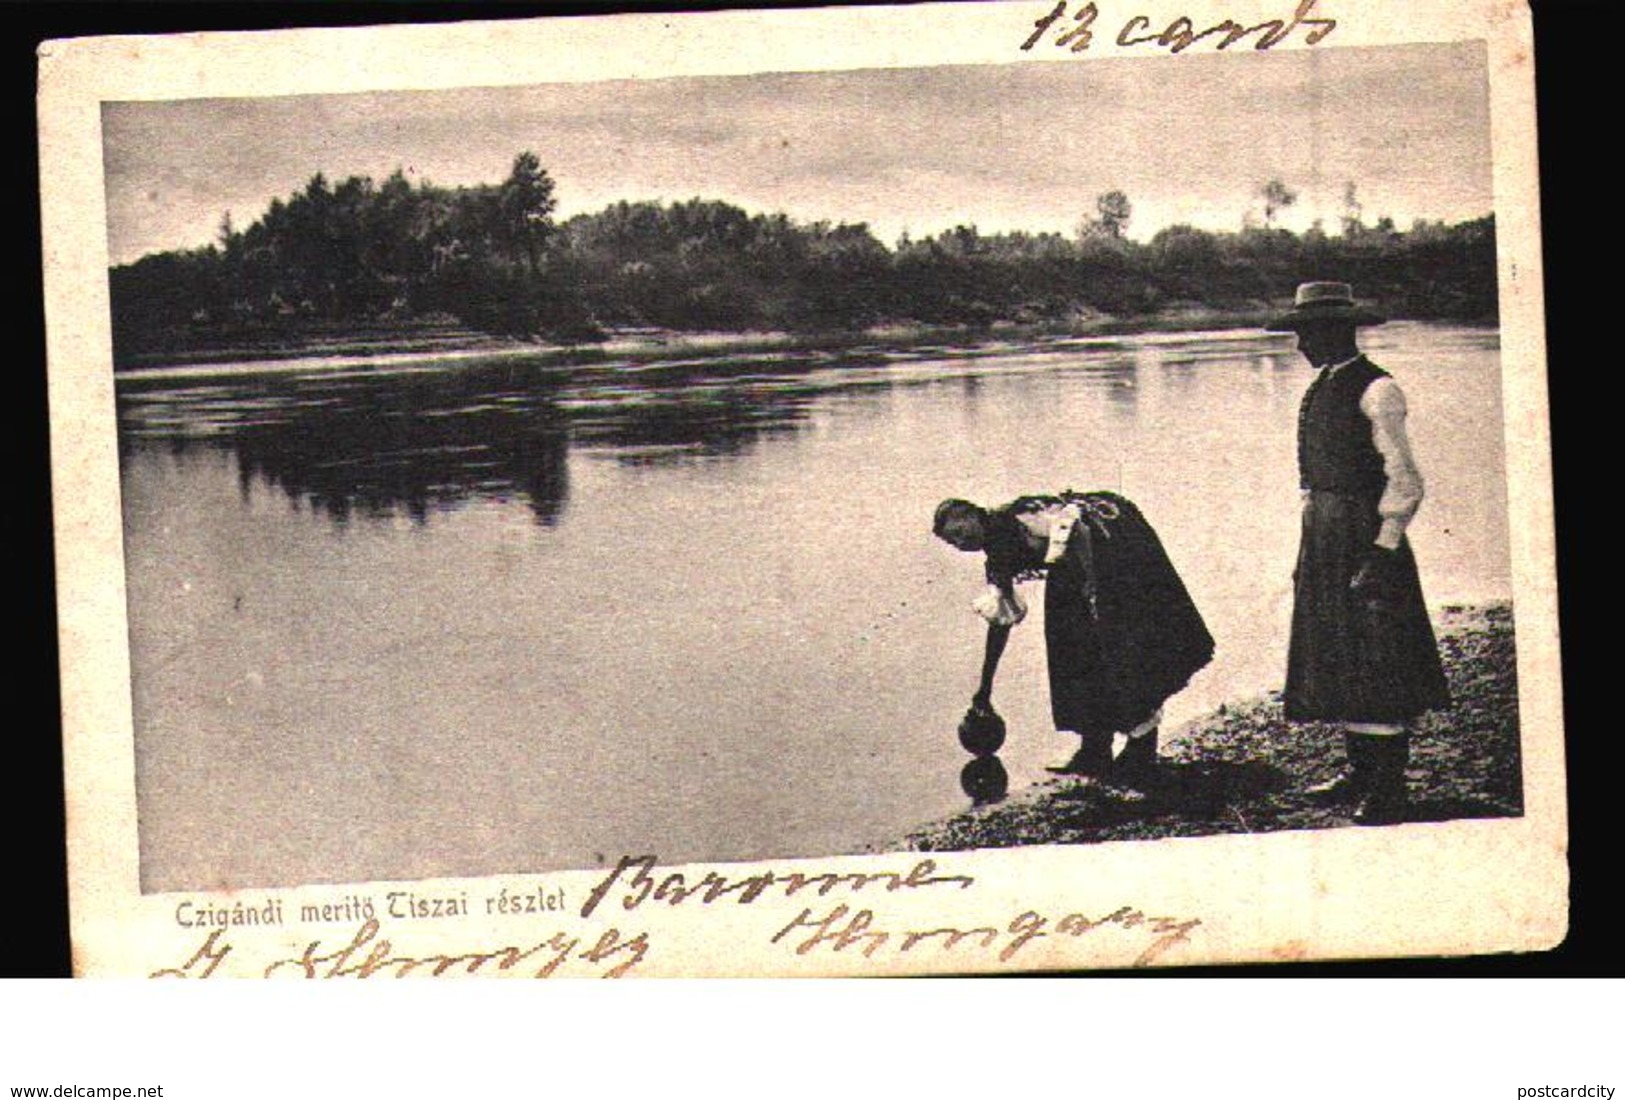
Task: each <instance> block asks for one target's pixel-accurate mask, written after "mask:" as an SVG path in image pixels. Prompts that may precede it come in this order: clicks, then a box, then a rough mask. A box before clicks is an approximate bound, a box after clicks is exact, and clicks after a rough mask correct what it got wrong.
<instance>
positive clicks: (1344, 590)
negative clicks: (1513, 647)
mask: <svg viewBox="0 0 1625 1100" xmlns="http://www.w3.org/2000/svg"><path fill="white" fill-rule="evenodd" d="M1382 322H1383V318H1382V317H1380V316H1378V315H1377V314H1376V313H1373V312H1371V311H1370V310H1368V309H1364V308H1361V307H1359V306H1356V305H1355V303H1354V292H1353V290H1352V289H1351V288H1350V287H1349V285H1348V284H1347V283H1326V282H1314V283H1304V284H1303V285H1301V286H1299V287H1298V291H1297V295H1296V297H1295V299H1294V303H1293V307H1292V309H1291V310H1290V311H1289V312H1288V313H1286V314H1284V315H1283V316H1281V317H1277V318H1276V319H1275V320H1273V321H1271V322H1270V323H1269V325H1268V326H1266V327H1267V328H1268V329H1269V331H1271V332H1293V333H1296V334H1297V337H1298V350H1299V351H1300V352H1302V353H1303V356H1304V358H1305V359H1307V360H1308V361H1309V364H1310V366H1312V367H1314V368H1315V369H1316V371H1317V372H1318V373H1317V374H1316V377H1315V380H1314V381H1313V382H1312V383H1310V385H1309V389H1308V392H1306V393H1305V394H1304V396H1303V404H1302V406H1301V407H1300V408H1299V411H1298V475H1299V479H1300V483H1301V485H1302V488H1303V490H1304V508H1303V539H1302V542H1301V543H1300V544H1299V549H1298V568H1297V571H1296V573H1295V574H1294V585H1293V608H1292V640H1291V648H1290V651H1289V656H1288V658H1287V679H1286V693H1285V696H1286V717H1287V720H1288V721H1300V722H1305V721H1307V722H1340V723H1342V725H1343V728H1344V746H1345V751H1346V753H1347V757H1348V761H1347V768H1346V770H1345V771H1344V773H1343V774H1342V775H1340V776H1338V777H1337V778H1336V779H1334V780H1333V781H1331V782H1330V783H1326V784H1323V785H1321V786H1320V787H1317V788H1312V789H1311V793H1312V794H1314V795H1316V796H1317V797H1320V798H1323V799H1326V800H1330V801H1338V802H1348V803H1353V804H1356V805H1357V807H1358V808H1357V809H1356V810H1355V814H1354V817H1355V820H1356V821H1358V822H1359V823H1360V824H1362V825H1388V824H1393V823H1395V822H1398V821H1402V820H1403V819H1404V816H1405V805H1406V794H1405V766H1406V763H1407V762H1408V760H1409V758H1410V731H1409V724H1410V723H1411V722H1412V721H1413V720H1414V719H1415V718H1416V717H1417V716H1418V715H1420V714H1422V713H1423V712H1424V711H1427V710H1431V709H1434V708H1436V707H1443V706H1446V705H1448V704H1449V701H1450V696H1449V691H1448V689H1447V688H1446V686H1445V679H1444V669H1443V666H1442V664H1441V662H1440V660H1439V647H1438V643H1437V642H1436V641H1435V639H1434V636H1433V627H1432V625H1431V624H1430V623H1429V622H1428V615H1427V606H1426V604H1425V603H1424V602H1423V599H1422V585H1421V582H1420V581H1419V580H1418V578H1417V573H1416V559H1415V558H1414V557H1413V556H1412V555H1411V548H1410V544H1409V543H1408V542H1407V541H1406V539H1405V528H1406V525H1407V524H1409V523H1410V520H1411V517H1412V516H1414V515H1415V514H1416V509H1417V507H1418V506H1419V505H1420V504H1421V503H1422V478H1421V475H1420V474H1419V473H1418V472H1417V469H1416V463H1415V461H1414V459H1413V458H1412V457H1411V448H1410V442H1409V440H1408V439H1407V438H1406V434H1405V395H1404V393H1403V392H1402V391H1401V390H1400V388H1399V385H1398V383H1396V382H1395V381H1394V380H1393V378H1392V377H1391V376H1390V375H1389V374H1388V372H1387V371H1385V370H1382V369H1381V368H1380V367H1378V366H1376V365H1375V364H1373V363H1372V362H1371V361H1370V360H1369V359H1367V358H1366V357H1365V356H1364V355H1362V354H1361V353H1360V349H1359V347H1358V346H1357V344H1356V343H1355V330H1356V329H1357V328H1359V327H1360V326H1363V325H1376V324H1381V323H1382Z"/></svg>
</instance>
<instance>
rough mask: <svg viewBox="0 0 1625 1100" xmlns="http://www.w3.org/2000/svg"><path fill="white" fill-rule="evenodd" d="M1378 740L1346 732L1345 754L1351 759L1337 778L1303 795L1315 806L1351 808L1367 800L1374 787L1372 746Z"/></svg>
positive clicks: (1361, 734)
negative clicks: (1319, 803) (1364, 798)
mask: <svg viewBox="0 0 1625 1100" xmlns="http://www.w3.org/2000/svg"><path fill="white" fill-rule="evenodd" d="M1376 740H1378V738H1376V737H1374V736H1372V735H1370V734H1364V733H1350V732H1349V731H1347V730H1344V731H1343V753H1344V755H1345V756H1346V757H1347V758H1348V759H1347V761H1346V762H1345V763H1344V765H1343V770H1342V771H1341V772H1340V773H1338V775H1337V776H1336V778H1334V779H1330V780H1327V781H1326V782H1325V783H1316V784H1315V785H1314V786H1313V787H1310V788H1309V789H1308V790H1307V791H1305V792H1304V793H1305V794H1307V795H1308V796H1309V797H1310V798H1312V799H1314V800H1315V801H1316V802H1325V803H1330V804H1349V803H1354V802H1358V801H1359V800H1360V799H1361V798H1363V797H1365V793H1366V791H1367V790H1369V789H1370V787H1371V770H1372V769H1371V742H1373V741H1376Z"/></svg>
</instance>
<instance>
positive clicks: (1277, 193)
mask: <svg viewBox="0 0 1625 1100" xmlns="http://www.w3.org/2000/svg"><path fill="white" fill-rule="evenodd" d="M1258 193H1259V194H1260V195H1261V196H1263V199H1264V228H1265V229H1274V228H1275V215H1277V214H1279V213H1280V212H1281V211H1283V210H1285V209H1286V208H1287V207H1289V206H1291V205H1292V204H1293V203H1295V202H1297V201H1298V193H1297V192H1296V191H1294V190H1292V188H1290V187H1288V186H1287V185H1286V184H1284V183H1282V182H1281V181H1280V180H1278V179H1275V180H1270V181H1269V182H1268V183H1266V184H1265V185H1264V186H1263V187H1261V188H1260V189H1259V192H1258Z"/></svg>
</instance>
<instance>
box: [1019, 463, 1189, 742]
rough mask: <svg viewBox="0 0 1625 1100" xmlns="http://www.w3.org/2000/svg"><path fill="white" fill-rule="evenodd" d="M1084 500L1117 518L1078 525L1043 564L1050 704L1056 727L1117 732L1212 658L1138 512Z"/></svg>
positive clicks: (1106, 497)
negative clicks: (1063, 548)
mask: <svg viewBox="0 0 1625 1100" xmlns="http://www.w3.org/2000/svg"><path fill="white" fill-rule="evenodd" d="M1089 496H1090V499H1092V500H1096V501H1104V502H1105V503H1106V504H1107V505H1108V506H1109V507H1108V508H1106V509H1102V511H1103V512H1105V513H1107V514H1108V515H1109V513H1110V512H1115V513H1116V517H1115V518H1101V519H1100V520H1099V523H1098V526H1097V525H1095V524H1092V523H1091V522H1090V520H1089V519H1088V517H1086V518H1085V519H1084V520H1083V521H1080V522H1079V524H1078V528H1077V530H1076V531H1074V533H1073V535H1072V541H1071V543H1070V544H1069V545H1068V548H1067V553H1066V556H1065V557H1063V558H1062V559H1061V560H1060V561H1059V562H1057V563H1056V564H1055V565H1053V566H1051V567H1050V571H1049V579H1048V581H1046V583H1045V586H1044V640H1045V643H1046V646H1047V649H1048V653H1049V687H1050V709H1051V712H1052V714H1053V716H1054V719H1055V728H1056V729H1060V730H1071V731H1073V732H1075V733H1080V734H1091V733H1116V732H1120V731H1125V730H1130V729H1133V728H1134V727H1135V726H1137V725H1139V724H1140V723H1142V722H1144V721H1145V720H1146V719H1147V718H1149V717H1150V716H1151V714H1152V713H1153V712H1154V711H1155V710H1156V709H1157V708H1158V707H1160V706H1162V704H1163V703H1164V702H1165V701H1167V699H1168V697H1169V696H1170V695H1172V694H1174V693H1175V692H1176V691H1178V690H1179V689H1180V688H1182V687H1184V686H1185V684H1186V683H1187V682H1188V681H1189V680H1190V678H1191V677H1192V676H1193V675H1195V674H1196V672H1197V670H1199V669H1201V668H1202V667H1203V666H1204V665H1206V664H1207V663H1208V662H1209V661H1210V660H1212V659H1213V636H1212V635H1211V634H1209V633H1208V631H1207V626H1206V624H1205V623H1203V621H1202V615H1201V613H1200V612H1199V611H1197V609H1196V604H1195V603H1194V602H1192V600H1191V597H1190V593H1188V592H1187V591H1186V590H1185V584H1184V582H1183V581H1181V580H1180V579H1179V574H1178V573H1177V572H1175V570H1174V566H1173V563H1172V562H1170V561H1169V560H1168V555H1167V553H1166V552H1165V551H1164V550H1163V548H1162V542H1161V540H1159V539H1158V538H1157V533H1156V532H1155V531H1154V530H1152V528H1151V525H1150V524H1148V523H1147V522H1146V521H1145V518H1144V517H1143V516H1141V515H1140V511H1139V509H1138V508H1136V507H1135V506H1134V505H1133V504H1132V503H1131V502H1130V501H1128V500H1126V499H1124V498H1122V497H1119V496H1116V495H1115V494H1090V495H1089ZM1085 526H1088V527H1089V528H1090V530H1089V532H1088V534H1087V536H1086V535H1085V534H1084V528H1085ZM1086 539H1087V541H1085V540H1086ZM1091 573H1092V574H1093V577H1094V586H1093V588H1094V599H1093V601H1092V603H1091V600H1090V584H1089V577H1090V575H1091Z"/></svg>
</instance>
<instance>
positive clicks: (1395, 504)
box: [1360, 378, 1422, 550]
mask: <svg viewBox="0 0 1625 1100" xmlns="http://www.w3.org/2000/svg"><path fill="white" fill-rule="evenodd" d="M1360 411H1361V412H1363V413H1364V414H1365V415H1366V419H1368V420H1370V421H1371V442H1372V443H1373V444H1375V446H1376V448H1377V453H1378V454H1380V455H1382V469H1383V473H1385V474H1387V475H1388V486H1387V488H1386V489H1384V490H1383V493H1382V499H1380V500H1379V501H1377V513H1378V515H1380V516H1382V526H1381V528H1379V529H1378V531H1377V545H1378V546H1381V547H1385V548H1386V549H1389V550H1395V549H1398V547H1399V542H1400V540H1401V539H1402V538H1404V537H1405V528H1406V526H1407V525H1409V523H1410V522H1411V517H1412V516H1414V515H1416V510H1417V509H1418V508H1420V507H1421V506H1422V475H1421V473H1420V472H1419V471H1418V470H1417V468H1416V459H1415V458H1414V456H1412V454H1411V443H1410V439H1409V438H1408V437H1407V436H1406V434H1405V412H1406V409H1405V392H1404V391H1403V390H1401V389H1400V388H1399V383H1397V382H1395V381H1394V380H1393V379H1392V378H1379V379H1377V380H1376V381H1375V382H1372V383H1371V385H1369V386H1367V387H1366V389H1365V393H1363V394H1361V395H1360Z"/></svg>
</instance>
